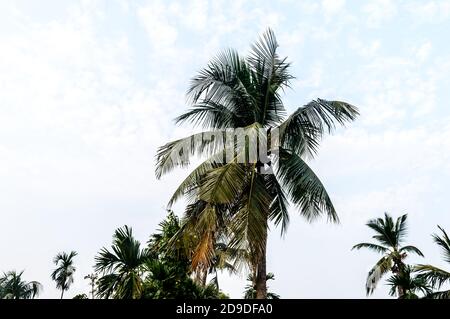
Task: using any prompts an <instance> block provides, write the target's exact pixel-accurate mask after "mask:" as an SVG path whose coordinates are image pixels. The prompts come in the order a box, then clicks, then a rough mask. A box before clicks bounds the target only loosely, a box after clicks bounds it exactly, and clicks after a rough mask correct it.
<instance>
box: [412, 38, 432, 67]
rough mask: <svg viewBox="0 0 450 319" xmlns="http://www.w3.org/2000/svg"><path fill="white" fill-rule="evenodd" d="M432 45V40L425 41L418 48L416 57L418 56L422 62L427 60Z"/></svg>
mask: <svg viewBox="0 0 450 319" xmlns="http://www.w3.org/2000/svg"><path fill="white" fill-rule="evenodd" d="M432 47H433V46H432V44H431V42H429V41H427V42H425V43H423V44H422V45H421V46H420V47H418V48H417V50H416V57H417V59H418V60H419V61H420V62H423V61H425V60H426V59H427V58H428V57H429V55H430V52H431V49H432Z"/></svg>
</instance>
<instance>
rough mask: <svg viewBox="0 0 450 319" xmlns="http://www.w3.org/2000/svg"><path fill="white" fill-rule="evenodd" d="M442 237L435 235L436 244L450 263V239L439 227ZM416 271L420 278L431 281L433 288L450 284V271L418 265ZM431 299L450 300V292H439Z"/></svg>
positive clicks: (432, 295)
mask: <svg viewBox="0 0 450 319" xmlns="http://www.w3.org/2000/svg"><path fill="white" fill-rule="evenodd" d="M438 228H439V230H440V231H441V233H442V235H441V236H439V235H437V234H433V240H434V242H435V243H436V244H437V245H438V246H439V248H441V250H442V255H443V257H444V260H445V261H446V262H447V263H450V238H449V237H448V235H447V233H446V232H445V230H444V229H443V228H442V227H440V226H438ZM416 271H418V272H419V273H420V275H419V276H420V277H422V278H425V279H426V280H429V281H430V283H431V285H432V286H433V288H437V289H440V288H441V287H442V285H444V284H445V283H450V271H446V270H444V269H442V268H439V267H436V266H432V265H417V266H416ZM429 297H431V298H436V299H450V290H443V291H437V292H433V293H431V294H429Z"/></svg>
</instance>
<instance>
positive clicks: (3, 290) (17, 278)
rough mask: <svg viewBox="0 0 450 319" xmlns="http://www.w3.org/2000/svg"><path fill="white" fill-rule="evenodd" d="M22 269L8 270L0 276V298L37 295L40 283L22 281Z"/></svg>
mask: <svg viewBox="0 0 450 319" xmlns="http://www.w3.org/2000/svg"><path fill="white" fill-rule="evenodd" d="M22 275H23V271H21V272H19V273H17V272H16V271H14V270H13V271H9V272H7V273H4V274H3V276H2V277H0V298H1V299H33V298H34V297H36V296H38V295H39V292H40V291H41V290H42V285H41V284H40V283H39V282H37V281H30V282H27V281H24V280H23V279H22Z"/></svg>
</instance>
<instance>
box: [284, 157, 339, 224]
mask: <svg viewBox="0 0 450 319" xmlns="http://www.w3.org/2000/svg"><path fill="white" fill-rule="evenodd" d="M277 177H278V179H279V180H280V181H281V183H282V185H283V186H284V188H285V189H286V192H287V194H288V195H289V198H290V200H291V201H292V202H293V203H294V204H295V205H297V207H298V208H299V210H300V214H301V215H302V216H304V217H306V219H307V220H308V221H312V220H314V219H316V218H317V217H319V216H320V215H323V214H326V216H327V218H328V219H329V220H330V221H333V222H339V219H338V216H337V213H336V210H335V209H334V206H333V203H332V202H331V199H330V197H329V195H328V193H327V191H326V189H325V187H324V186H323V184H322V182H321V181H320V179H319V178H318V177H317V175H316V174H315V173H314V171H313V170H312V169H311V168H310V167H309V166H308V164H306V162H305V161H304V160H302V159H301V158H300V156H298V155H297V154H295V153H291V152H289V151H288V150H285V149H283V148H280V150H279V159H278V170H277Z"/></svg>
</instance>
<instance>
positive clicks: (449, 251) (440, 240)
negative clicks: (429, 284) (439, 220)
mask: <svg viewBox="0 0 450 319" xmlns="http://www.w3.org/2000/svg"><path fill="white" fill-rule="evenodd" d="M438 228H439V230H440V231H441V232H442V236H439V235H437V234H433V240H434V242H435V243H436V244H438V246H439V247H440V248H441V250H442V254H443V256H444V260H445V261H446V262H448V263H450V238H449V237H448V235H447V233H446V232H445V230H444V229H443V228H442V227H441V226H438Z"/></svg>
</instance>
